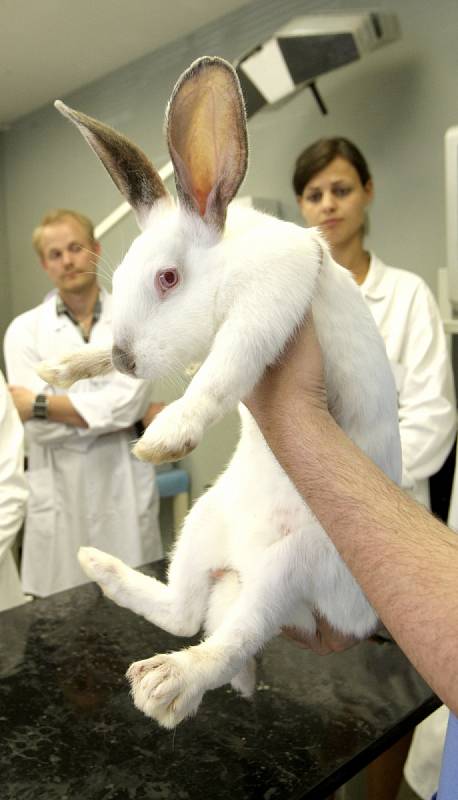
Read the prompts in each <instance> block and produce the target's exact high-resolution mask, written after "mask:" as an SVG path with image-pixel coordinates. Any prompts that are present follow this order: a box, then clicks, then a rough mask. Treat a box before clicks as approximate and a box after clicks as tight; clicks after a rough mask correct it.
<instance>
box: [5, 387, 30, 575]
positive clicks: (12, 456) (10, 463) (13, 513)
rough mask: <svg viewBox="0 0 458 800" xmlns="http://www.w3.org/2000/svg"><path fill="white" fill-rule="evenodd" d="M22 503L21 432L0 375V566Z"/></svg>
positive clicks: (24, 490)
mask: <svg viewBox="0 0 458 800" xmlns="http://www.w3.org/2000/svg"><path fill="white" fill-rule="evenodd" d="M26 501H27V487H26V481H25V478H24V429H23V427H22V423H21V421H20V419H19V415H18V413H17V411H16V409H15V407H14V403H13V401H12V400H11V396H10V393H9V392H8V389H7V387H6V384H5V379H4V377H3V375H2V373H1V372H0V562H2V560H3V559H4V558H5V557H6V553H7V552H8V550H9V548H10V547H11V544H12V543H13V541H14V537H15V536H16V533H17V532H18V530H19V528H20V527H21V525H22V521H23V519H24V515H25V504H26Z"/></svg>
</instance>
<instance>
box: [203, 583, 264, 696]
mask: <svg viewBox="0 0 458 800" xmlns="http://www.w3.org/2000/svg"><path fill="white" fill-rule="evenodd" d="M240 588H241V586H240V580H239V576H238V574H237V573H236V572H235V571H234V570H224V571H223V572H222V573H221V574H219V575H218V576H217V577H216V580H215V584H214V586H213V589H212V591H211V594H210V599H209V603H208V609H207V615H206V618H205V625H204V630H205V635H206V636H210V634H212V633H213V632H214V631H215V630H216V629H217V628H218V627H219V626H220V624H221V622H222V620H223V619H224V617H225V616H226V614H227V611H228V609H229V608H230V607H231V606H232V605H233V603H235V602H236V600H237V597H238V595H239V594H240ZM231 685H232V688H233V689H235V690H236V691H237V692H239V693H240V694H241V695H242V697H245V698H249V697H251V696H252V694H253V692H254V689H255V685H256V661H255V659H254V657H250V658H248V660H247V661H246V662H245V664H244V665H243V667H242V668H241V670H240V672H238V673H237V675H235V676H234V677H233V678H232V680H231Z"/></svg>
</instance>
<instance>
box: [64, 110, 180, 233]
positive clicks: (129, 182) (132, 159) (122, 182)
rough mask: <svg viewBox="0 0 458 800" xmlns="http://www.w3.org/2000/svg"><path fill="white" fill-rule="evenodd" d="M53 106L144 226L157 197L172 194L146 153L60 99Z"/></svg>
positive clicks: (141, 226)
mask: <svg viewBox="0 0 458 800" xmlns="http://www.w3.org/2000/svg"><path fill="white" fill-rule="evenodd" d="M54 105H55V107H56V108H57V110H58V111H60V113H61V114H63V116H64V117H67V119H69V120H70V121H71V122H73V123H74V124H75V125H76V126H77V127H78V128H79V130H80V131H81V133H82V134H83V136H84V138H85V139H86V141H87V142H88V144H89V145H90V146H91V147H92V149H93V150H94V152H95V153H96V154H97V155H98V157H99V158H100V160H101V162H102V164H103V165H104V167H105V169H106V170H107V172H108V173H109V174H110V175H111V178H112V179H113V181H114V183H115V184H116V186H117V187H118V189H119V191H120V192H121V193H122V194H123V195H124V197H125V198H126V200H127V201H128V203H130V205H131V206H132V208H133V210H134V212H135V216H136V218H137V222H138V224H139V226H140V228H142V229H143V228H145V227H146V224H147V222H148V217H149V213H150V211H151V208H152V206H153V205H154V203H155V202H156V201H157V200H160V199H163V198H166V197H168V198H170V201H171V202H172V200H171V197H170V195H169V193H168V191H167V189H166V188H165V186H164V184H163V182H162V179H161V178H160V176H159V175H158V173H157V172H156V170H155V169H154V167H153V165H152V164H151V162H150V161H149V159H148V158H147V157H146V156H145V154H144V153H143V152H142V151H141V150H140V148H139V147H137V146H136V145H135V144H133V143H132V142H130V141H129V139H127V138H126V137H125V136H122V134H120V133H117V131H115V130H113V128H110V127H109V126H108V125H104V124H103V123H101V122H98V120H96V119H93V118H92V117H88V116H87V115H86V114H82V113H81V112H80V111H75V110H74V109H73V108H69V107H68V106H66V105H65V103H63V102H62V101H61V100H56V102H55V103H54Z"/></svg>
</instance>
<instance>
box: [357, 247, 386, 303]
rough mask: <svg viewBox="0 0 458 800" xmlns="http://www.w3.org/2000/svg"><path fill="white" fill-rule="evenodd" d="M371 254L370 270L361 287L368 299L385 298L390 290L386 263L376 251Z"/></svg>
mask: <svg viewBox="0 0 458 800" xmlns="http://www.w3.org/2000/svg"><path fill="white" fill-rule="evenodd" d="M370 255H371V258H370V261H369V271H368V273H367V275H366V277H365V278H364V281H363V282H362V284H361V285H360V287H359V288H360V289H361V291H362V293H363V296H364V297H365V298H367V299H368V300H383V299H384V298H385V297H386V295H387V292H388V285H387V280H386V271H385V265H384V264H383V262H382V261H380V259H379V258H378V257H377V256H376V255H375V254H374V253H371V254H370Z"/></svg>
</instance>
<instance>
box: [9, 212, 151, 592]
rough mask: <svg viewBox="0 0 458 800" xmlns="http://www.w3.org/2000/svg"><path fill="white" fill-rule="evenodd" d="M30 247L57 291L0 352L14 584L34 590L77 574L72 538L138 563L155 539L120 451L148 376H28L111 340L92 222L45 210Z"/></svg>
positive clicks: (146, 491) (145, 503)
mask: <svg viewBox="0 0 458 800" xmlns="http://www.w3.org/2000/svg"><path fill="white" fill-rule="evenodd" d="M33 244H34V247H35V249H36V252H37V254H38V257H39V260H40V263H41V266H42V267H43V269H44V270H45V271H46V273H47V275H48V277H49V278H50V280H51V282H52V283H53V284H54V287H55V289H56V290H57V291H56V292H54V293H52V294H51V295H50V296H48V297H47V298H46V299H45V301H44V302H43V303H42V304H40V305H39V306H37V307H36V308H33V309H31V310H30V311H27V312H25V313H24V314H21V315H20V316H18V317H17V318H16V319H14V320H13V322H12V323H11V324H10V326H9V328H8V330H7V332H6V335H5V343H4V347H5V362H6V368H7V374H8V380H9V388H10V392H11V396H12V399H13V401H14V403H15V405H16V408H17V410H18V412H19V415H20V417H21V419H22V421H23V423H24V425H25V431H26V442H27V453H28V471H27V479H28V484H29V490H30V497H29V504H28V510H27V518H26V525H25V535H24V546H23V555H22V567H21V577H22V583H23V590H24V591H25V592H26V593H28V594H33V595H37V596H40V597H43V596H47V595H49V594H52V593H53V592H57V591H60V590H62V589H67V588H70V587H71V586H75V585H77V584H80V583H83V582H84V581H85V580H87V579H86V577H85V575H84V574H83V572H82V570H81V569H80V566H79V563H78V561H77V557H76V554H77V551H78V548H79V547H80V546H82V545H92V546H95V547H98V548H100V549H101V550H106V551H107V552H109V553H112V554H113V555H116V556H118V557H119V558H121V559H122V560H123V561H126V563H128V564H130V565H131V566H139V565H141V564H144V563H147V562H150V561H154V560H156V559H159V558H161V557H162V544H161V537H160V531H159V524H158V512H159V496H158V491H157V486H156V483H155V472H154V468H153V466H152V465H151V464H146V463H141V462H140V461H138V460H137V459H135V458H134V457H133V456H132V454H131V446H132V441H133V440H134V439H135V438H136V431H135V424H136V422H137V421H138V420H140V419H141V418H142V417H143V416H144V414H145V413H146V411H147V409H148V407H149V404H150V400H151V385H150V383H149V382H147V381H141V380H135V379H133V378H130V377H128V376H127V375H122V374H121V373H118V372H116V371H114V370H113V371H112V372H110V373H109V374H108V375H106V376H103V377H97V378H94V379H90V380H84V381H79V382H78V383H76V384H75V385H74V386H72V387H71V388H70V389H69V391H67V392H64V391H62V390H59V389H55V388H54V387H51V386H48V385H46V384H44V382H43V381H42V379H41V378H40V377H39V376H38V375H37V373H36V371H35V368H36V365H37V364H38V363H39V362H40V361H42V360H45V359H50V358H53V357H56V356H59V355H61V354H62V353H66V352H70V351H71V350H76V349H78V348H81V347H84V346H85V344H87V343H89V342H90V343H91V344H93V345H96V346H100V347H107V346H110V345H111V341H112V339H111V295H110V294H109V293H108V292H106V291H105V290H104V289H103V288H101V287H100V286H99V284H98V281H97V275H96V266H97V261H98V258H99V254H100V245H99V243H98V242H97V241H96V240H95V238H94V229H93V225H92V222H91V221H90V220H89V219H88V218H87V217H85V216H84V215H83V214H80V213H78V212H75V211H70V210H68V209H57V210H56V211H52V212H49V213H48V214H47V215H46V216H45V217H44V218H43V220H42V222H41V224H40V225H39V226H38V227H37V228H36V229H35V231H34V233H33Z"/></svg>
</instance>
